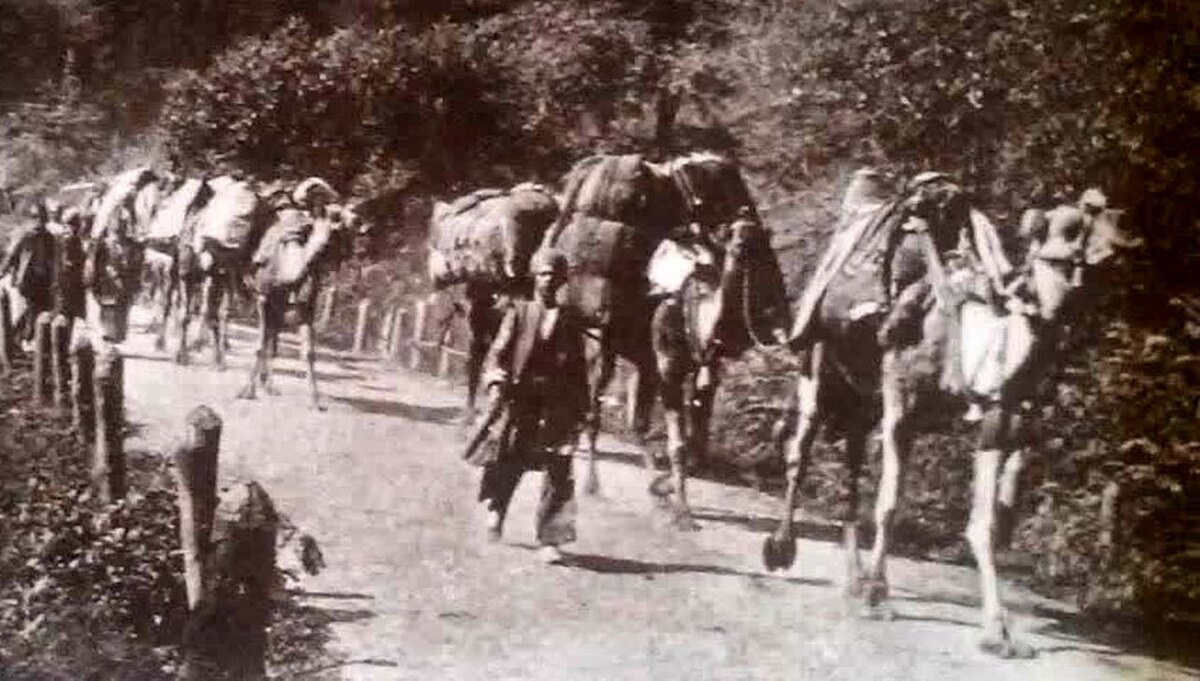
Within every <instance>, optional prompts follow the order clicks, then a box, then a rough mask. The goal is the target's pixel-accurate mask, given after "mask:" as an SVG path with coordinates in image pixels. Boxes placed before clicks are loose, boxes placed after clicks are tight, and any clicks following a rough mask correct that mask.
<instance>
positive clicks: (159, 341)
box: [154, 338, 167, 352]
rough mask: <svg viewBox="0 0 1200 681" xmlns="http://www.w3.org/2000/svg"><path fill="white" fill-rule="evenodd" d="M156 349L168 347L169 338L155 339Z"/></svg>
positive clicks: (160, 349) (161, 349)
mask: <svg viewBox="0 0 1200 681" xmlns="http://www.w3.org/2000/svg"><path fill="white" fill-rule="evenodd" d="M154 349H155V350H158V351H159V352H161V351H163V350H166V349H167V340H166V339H165V338H155V339H154Z"/></svg>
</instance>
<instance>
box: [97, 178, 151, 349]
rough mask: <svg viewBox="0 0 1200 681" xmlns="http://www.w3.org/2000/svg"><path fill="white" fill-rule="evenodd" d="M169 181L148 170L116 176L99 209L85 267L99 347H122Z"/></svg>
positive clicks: (103, 196)
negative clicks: (113, 344) (148, 233)
mask: <svg viewBox="0 0 1200 681" xmlns="http://www.w3.org/2000/svg"><path fill="white" fill-rule="evenodd" d="M169 182H170V176H169V175H167V174H164V173H160V172H157V171H155V170H153V169H152V168H149V167H138V168H133V169H130V170H127V171H125V172H123V173H121V174H119V175H117V176H116V177H114V178H113V179H112V180H111V181H110V182H109V183H108V184H107V188H106V189H105V191H104V193H103V194H102V195H101V197H100V200H99V202H98V204H97V206H96V209H95V213H94V218H93V220H92V225H91V233H90V238H89V239H88V240H87V246H86V255H85V261H84V266H83V283H84V288H85V296H84V299H85V308H86V317H87V324H88V327H89V329H90V330H91V331H92V333H93V335H95V336H98V338H97V339H96V340H97V341H98V342H106V341H107V342H116V343H119V342H121V341H123V340H124V339H125V336H126V334H127V333H128V329H129V310H130V308H131V307H132V305H133V302H134V299H135V297H136V296H137V293H138V290H139V288H140V285H141V277H142V263H143V260H144V251H145V235H146V230H147V229H148V227H149V224H150V222H151V219H152V218H153V216H154V212H155V210H157V208H158V204H159V202H160V201H161V197H162V193H163V188H164V187H165V186H166V185H167V184H168V183H169Z"/></svg>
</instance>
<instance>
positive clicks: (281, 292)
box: [238, 178, 356, 411]
mask: <svg viewBox="0 0 1200 681" xmlns="http://www.w3.org/2000/svg"><path fill="white" fill-rule="evenodd" d="M336 198H337V194H336V192H334V190H333V189H332V188H331V187H330V186H329V185H328V184H326V183H325V182H324V181H323V180H320V179H317V178H309V179H307V180H304V181H303V182H301V183H300V184H299V185H298V186H297V187H296V189H295V191H294V192H293V201H294V202H295V204H296V205H298V206H303V207H304V209H301V208H296V207H283V208H280V209H279V210H277V211H276V213H275V215H274V221H273V222H272V223H271V226H270V227H269V228H268V230H267V232H266V233H265V234H264V235H263V237H262V240H261V241H260V242H259V243H258V244H257V247H256V249H255V252H254V256H253V258H252V260H251V266H250V270H249V272H248V275H249V279H250V286H251V288H252V289H253V290H254V293H255V296H256V299H257V301H258V320H259V329H258V338H259V343H258V350H257V353H256V356H255V362H254V364H253V366H252V367H251V369H250V376H249V380H248V381H247V383H246V386H245V388H243V389H242V390H241V391H240V392H239V393H238V397H239V398H242V399H254V398H255V396H256V389H257V387H258V386H259V385H261V386H262V388H263V390H264V391H265V392H266V393H267V394H276V392H277V391H276V389H275V387H274V385H273V383H272V380H271V361H272V359H273V358H274V356H275V353H276V348H277V347H278V342H279V334H280V332H281V331H282V330H283V326H284V324H285V323H287V322H293V323H295V324H296V325H297V326H298V327H299V329H298V330H299V335H300V355H301V357H302V358H303V360H304V362H305V365H306V370H307V381H308V387H309V396H310V403H311V406H312V407H313V408H314V409H316V410H319V411H323V410H324V409H325V407H324V405H323V404H322V402H321V396H320V392H319V390H318V388H317V375H316V367H315V364H316V339H315V338H314V337H313V321H314V319H315V311H316V301H317V296H318V293H319V292H320V287H321V284H322V280H323V279H324V277H325V276H326V275H327V274H328V273H329V272H331V271H332V270H333V269H334V268H335V267H336V265H337V262H338V258H339V257H340V255H341V253H342V251H343V250H345V248H346V245H345V244H344V243H343V241H344V240H345V239H347V238H348V234H350V233H351V228H352V227H353V226H354V223H355V222H356V217H355V215H354V212H353V210H352V209H349V208H346V207H342V206H336V205H334V206H330V201H331V200H332V199H336ZM289 316H290V319H289Z"/></svg>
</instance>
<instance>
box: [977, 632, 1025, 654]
mask: <svg viewBox="0 0 1200 681" xmlns="http://www.w3.org/2000/svg"><path fill="white" fill-rule="evenodd" d="M979 649H980V650H982V651H983V652H985V653H987V654H989V655H995V656H996V657H999V658H1001V659H1004V660H1030V659H1033V658H1035V657H1037V650H1036V649H1035V648H1034V647H1033V646H1031V645H1029V644H1028V643H1025V642H1024V641H1020V640H1017V639H1015V638H1013V637H1012V636H1011V635H1010V634H1008V633H1004V634H1002V635H1000V636H994V635H993V636H985V637H984V638H983V639H982V640H981V641H980V642H979Z"/></svg>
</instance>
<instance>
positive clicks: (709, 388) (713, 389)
mask: <svg viewBox="0 0 1200 681" xmlns="http://www.w3.org/2000/svg"><path fill="white" fill-rule="evenodd" d="M707 373H708V376H707V378H706V383H704V384H703V385H701V384H699V383H696V384H695V386H694V388H693V389H692V399H691V404H690V409H689V410H688V412H689V414H690V418H689V419H688V435H689V436H690V437H689V440H690V444H689V448H688V454H689V459H690V460H689V462H688V463H689V464H690V466H691V468H692V469H693V470H698V469H700V468H703V467H705V466H706V465H707V464H708V463H709V461H708V435H709V429H710V427H711V425H712V410H713V400H714V399H715V397H716V394H717V386H719V385H720V382H721V365H720V362H719V361H715V360H714V361H713V362H712V364H710V365H709V366H708V372H707Z"/></svg>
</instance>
